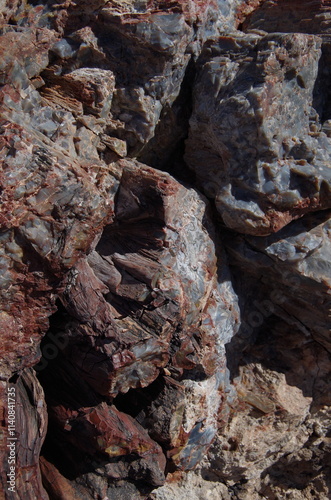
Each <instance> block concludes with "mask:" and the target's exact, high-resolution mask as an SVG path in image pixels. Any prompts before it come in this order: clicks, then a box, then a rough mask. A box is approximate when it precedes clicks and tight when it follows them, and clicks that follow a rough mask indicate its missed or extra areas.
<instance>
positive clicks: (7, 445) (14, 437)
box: [0, 368, 48, 500]
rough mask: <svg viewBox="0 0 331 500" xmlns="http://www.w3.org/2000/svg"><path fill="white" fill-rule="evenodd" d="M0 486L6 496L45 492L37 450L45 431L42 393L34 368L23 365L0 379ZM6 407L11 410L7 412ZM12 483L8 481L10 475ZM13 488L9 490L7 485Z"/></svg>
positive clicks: (41, 495) (33, 495)
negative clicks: (0, 407) (13, 375)
mask: <svg viewBox="0 0 331 500" xmlns="http://www.w3.org/2000/svg"><path fill="white" fill-rule="evenodd" d="M0 390H1V401H2V404H3V415H2V421H1V447H2V456H1V476H0V477H1V489H2V491H3V492H6V493H7V496H6V498H9V499H16V498H17V499H23V498H40V499H41V500H47V499H48V495H47V493H46V491H45V490H44V488H43V486H42V481H41V474H40V469H39V454H40V449H41V445H42V443H43V441H44V439H45V435H46V431H47V409H46V404H45V400H44V393H43V390H42V387H41V386H40V384H39V382H38V380H37V378H36V375H35V372H34V370H33V369H31V368H27V369H25V370H24V371H23V372H22V374H21V375H20V376H19V377H17V380H16V381H15V382H14V381H13V382H11V383H10V384H6V383H5V382H1V389H0ZM9 409H11V412H10V413H9ZM12 467H14V470H15V473H14V478H15V479H14V480H13V483H8V482H7V481H10V479H12V477H10V476H7V474H10V472H11V468H12ZM10 487H11V488H13V489H11V490H9V489H8V488H10Z"/></svg>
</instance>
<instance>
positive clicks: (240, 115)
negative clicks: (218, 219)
mask: <svg viewBox="0 0 331 500" xmlns="http://www.w3.org/2000/svg"><path fill="white" fill-rule="evenodd" d="M320 60H321V40H320V39H319V38H318V37H314V36H312V35H305V34H279V33H277V34H275V33H271V34H268V35H265V36H261V35H256V34H254V35H253V34H248V35H246V36H243V35H242V34H238V35H235V36H225V37H221V38H220V39H218V40H216V41H212V42H210V43H208V44H206V46H205V48H204V50H203V52H202V55H201V58H200V64H199V70H198V77H197V82H196V85H195V89H194V107H193V114H192V117H191V119H190V132H189V138H188V141H187V149H186V155H185V159H186V161H187V163H188V164H189V166H190V167H191V168H192V169H194V171H195V172H196V175H197V180H198V183H199V185H201V188H202V189H203V190H204V192H205V193H206V194H207V196H209V197H212V198H214V199H215V205H216V207H217V210H218V211H219V213H220V214H221V216H222V219H223V221H224V223H225V224H226V225H227V226H228V227H230V228H231V229H234V230H236V231H239V232H243V233H248V234H255V235H266V234H270V233H272V232H274V231H278V230H279V229H281V228H282V227H283V226H284V225H286V224H288V223H289V222H290V221H291V220H293V219H296V218H298V217H301V216H302V215H303V214H305V213H307V212H310V211H315V210H320V209H325V208H329V207H330V200H331V197H330V168H329V163H330V147H331V143H330V139H329V137H328V136H327V135H326V134H325V132H323V131H322V130H321V125H322V123H321V119H320V117H319V115H318V113H317V111H316V110H315V109H314V105H315V102H314V92H316V86H317V83H318V78H319V77H318V74H319V71H323V69H322V68H320V70H319V61H320ZM285 124H286V125H285Z"/></svg>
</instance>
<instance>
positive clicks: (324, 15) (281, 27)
mask: <svg viewBox="0 0 331 500" xmlns="http://www.w3.org/2000/svg"><path fill="white" fill-rule="evenodd" d="M249 5H251V7H250V8H248V9H247V7H246V11H245V10H243V11H242V17H241V19H240V21H241V23H242V24H241V27H242V29H243V30H244V31H249V30H263V31H267V32H283V33H316V34H321V33H325V34H327V33H330V28H331V25H330V6H331V4H330V2H329V1H328V0H327V1H325V2H314V3H309V2H298V1H294V2H293V1H288V0H285V1H284V0H283V1H280V0H276V1H275V0H271V1H270V0H267V1H266V2H260V1H257V2H255V3H254V2H249ZM284 12H286V15H284ZM243 14H244V15H243ZM271 20H272V21H271Z"/></svg>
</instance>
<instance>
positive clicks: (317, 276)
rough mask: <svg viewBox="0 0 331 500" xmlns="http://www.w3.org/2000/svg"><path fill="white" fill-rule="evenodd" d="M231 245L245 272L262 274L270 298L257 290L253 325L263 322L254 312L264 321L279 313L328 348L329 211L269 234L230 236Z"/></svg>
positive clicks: (261, 287)
mask: <svg viewBox="0 0 331 500" xmlns="http://www.w3.org/2000/svg"><path fill="white" fill-rule="evenodd" d="M246 238H247V240H246ZM228 248H229V251H230V253H231V256H232V259H231V260H232V262H233V263H236V265H238V266H239V267H240V268H241V270H243V269H245V272H246V273H247V275H251V276H252V275H253V276H254V278H255V279H256V278H257V277H258V279H259V287H260V290H261V289H262V290H263V291H262V294H261V296H263V297H264V300H265V301H266V302H265V303H264V304H263V300H262V301H261V298H260V297H261V296H259V295H258V294H259V292H256V299H257V302H256V303H257V304H259V303H260V302H262V306H261V307H255V311H254V309H253V310H252V311H251V313H252V322H253V324H254V322H255V321H257V322H258V321H259V318H258V317H256V318H254V313H257V314H258V315H259V316H260V320H263V317H264V315H265V314H267V315H270V314H273V313H275V314H277V315H279V316H280V317H282V318H284V319H285V320H286V321H288V322H289V323H290V324H293V325H294V324H296V325H297V326H298V327H299V328H300V329H301V330H302V332H303V334H306V335H307V334H309V335H312V336H313V338H314V339H315V340H316V341H318V342H320V343H321V344H322V345H324V346H325V348H326V349H327V350H328V351H329V352H330V349H331V344H330V327H331V324H330V316H329V311H330V307H331V302H330V275H331V273H330V255H331V249H330V219H329V212H320V213H319V214H316V215H314V216H313V215H309V216H306V217H304V218H302V219H301V220H299V221H295V222H292V223H291V224H289V225H288V226H286V227H285V228H283V229H282V230H281V231H279V232H278V233H276V234H274V235H271V236H269V237H266V238H257V237H251V236H249V237H243V236H237V237H236V238H232V237H231V238H230V239H229V240H228ZM244 262H245V264H244ZM270 283H272V285H271V286H270ZM263 306H264V309H265V311H266V312H265V313H264V311H263ZM253 307H254V306H253ZM246 327H248V329H249V322H248V324H247V325H246Z"/></svg>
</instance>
